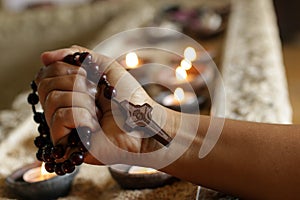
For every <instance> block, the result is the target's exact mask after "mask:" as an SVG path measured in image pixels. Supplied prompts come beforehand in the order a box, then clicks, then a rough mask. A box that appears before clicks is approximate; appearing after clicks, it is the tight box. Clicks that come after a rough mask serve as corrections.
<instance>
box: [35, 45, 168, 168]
mask: <svg viewBox="0 0 300 200" xmlns="http://www.w3.org/2000/svg"><path fill="white" fill-rule="evenodd" d="M75 52H90V53H91V54H92V55H93V61H94V62H96V63H97V64H98V65H99V66H100V68H101V70H104V72H105V73H106V74H107V77H108V81H109V82H110V84H111V85H113V86H115V87H116V90H117V97H116V99H117V100H118V101H122V100H125V99H126V100H128V101H130V102H131V103H133V104H138V105H142V104H144V103H148V104H150V105H151V106H152V107H159V108H160V109H155V111H154V113H157V114H156V116H158V117H161V116H162V113H159V112H161V111H162V110H163V109H161V106H159V105H158V104H157V103H155V102H154V101H153V100H152V99H151V98H150V97H149V96H148V95H147V93H146V92H145V91H144V89H143V88H142V86H141V85H140V84H139V83H138V82H137V81H136V80H135V79H134V78H133V77H132V76H131V75H130V74H129V73H128V72H127V71H126V70H125V69H124V68H123V67H122V66H121V65H119V64H118V63H117V62H112V61H111V59H109V58H107V57H104V56H102V55H98V54H96V53H94V52H92V51H90V50H88V49H85V48H82V47H79V46H72V47H71V48H67V49H60V50H56V51H51V52H45V53H43V54H42V56H41V57H42V61H43V63H44V65H45V67H43V68H42V69H41V70H40V72H39V73H38V74H37V76H36V79H35V82H36V84H37V85H38V93H39V96H40V102H41V105H42V107H43V109H44V112H45V117H46V121H47V124H48V125H49V128H50V132H51V137H52V140H53V142H54V144H57V143H64V142H65V139H66V136H67V135H68V134H69V133H70V131H71V129H73V128H76V127H78V126H88V127H90V128H91V129H92V131H93V132H94V133H95V134H93V136H92V139H91V143H92V147H91V150H90V152H92V154H90V153H89V154H87V156H86V158H85V162H87V163H92V164H101V162H99V160H98V159H96V158H95V157H97V158H98V157H99V156H100V157H102V158H103V159H101V160H105V162H106V163H105V164H108V163H110V164H111V163H118V162H122V161H120V159H122V158H121V156H120V155H119V154H118V152H115V154H114V153H113V152H114V151H113V150H112V149H111V148H109V145H108V144H113V145H115V146H117V147H119V148H121V149H123V150H126V151H129V152H134V153H140V152H148V151H153V150H156V149H157V148H159V147H160V145H159V144H158V143H157V142H156V141H154V140H153V139H141V138H138V137H133V136H130V135H128V134H127V133H126V132H125V131H124V130H122V126H123V125H124V116H123V115H122V114H121V111H120V108H119V107H118V105H116V104H114V103H112V102H111V101H109V100H107V99H105V98H104V97H103V95H99V96H96V94H97V85H96V84H95V83H92V82H90V81H88V80H87V74H86V71H85V70H84V69H83V68H80V67H77V66H73V65H70V64H66V63H64V62H62V61H61V60H62V59H63V58H64V57H65V56H66V55H69V54H73V53H75ZM110 63H111V64H110ZM107 65H108V66H107ZM99 93H100V94H101V91H99ZM95 102H96V105H95ZM153 117H154V118H155V116H153ZM101 133H102V134H101ZM103 133H104V134H103ZM131 134H132V133H131ZM134 134H140V133H138V132H136V133H134ZM107 162H108V163H107Z"/></svg>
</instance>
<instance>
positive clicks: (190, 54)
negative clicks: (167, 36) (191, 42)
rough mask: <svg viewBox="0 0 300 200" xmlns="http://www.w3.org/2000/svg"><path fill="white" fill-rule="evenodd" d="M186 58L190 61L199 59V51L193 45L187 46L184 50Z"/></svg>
mask: <svg viewBox="0 0 300 200" xmlns="http://www.w3.org/2000/svg"><path fill="white" fill-rule="evenodd" d="M184 58H185V59H186V60H189V61H190V62H193V61H195V60H196V59H197V52H196V50H195V49H194V48H193V47H187V48H186V49H185V50H184Z"/></svg>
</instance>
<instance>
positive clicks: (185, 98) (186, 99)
mask: <svg viewBox="0 0 300 200" xmlns="http://www.w3.org/2000/svg"><path fill="white" fill-rule="evenodd" d="M195 101H197V98H196V96H195V95H194V94H193V93H191V92H184V91H183V89H182V88H176V89H175V91H174V94H170V95H168V96H166V97H165V98H164V99H163V100H162V103H163V105H165V106H180V105H188V104H194V103H195Z"/></svg>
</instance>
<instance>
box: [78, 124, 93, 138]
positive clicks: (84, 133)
mask: <svg viewBox="0 0 300 200" xmlns="http://www.w3.org/2000/svg"><path fill="white" fill-rule="evenodd" d="M77 133H78V135H79V136H80V139H82V138H86V137H87V138H90V137H91V135H92V130H91V129H90V128H89V127H87V126H81V127H78V128H77Z"/></svg>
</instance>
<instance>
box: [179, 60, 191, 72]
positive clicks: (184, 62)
mask: <svg viewBox="0 0 300 200" xmlns="http://www.w3.org/2000/svg"><path fill="white" fill-rule="evenodd" d="M180 66H181V67H182V68H183V69H184V70H189V69H191V68H192V63H191V61H189V60H187V59H183V60H182V61H181V62H180Z"/></svg>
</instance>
